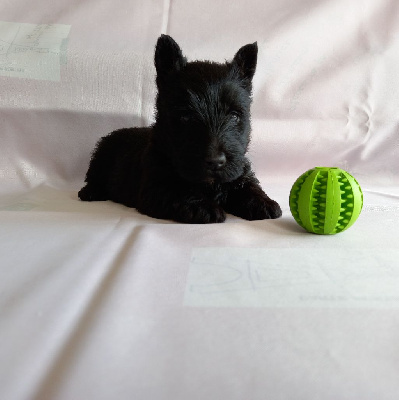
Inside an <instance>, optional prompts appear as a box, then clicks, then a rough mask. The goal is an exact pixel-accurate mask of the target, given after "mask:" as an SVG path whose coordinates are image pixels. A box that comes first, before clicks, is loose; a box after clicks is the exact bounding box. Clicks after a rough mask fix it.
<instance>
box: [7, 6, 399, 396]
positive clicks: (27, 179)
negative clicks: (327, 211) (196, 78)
mask: <svg viewBox="0 0 399 400" xmlns="http://www.w3.org/2000/svg"><path fill="white" fill-rule="evenodd" d="M398 10H399V3H398V2H397V1H396V0H353V1H350V2H348V1H345V0H282V1H279V2H276V1H269V0H268V1H265V0H262V1H261V0H259V1H257V0H249V1H246V2H230V1H227V0H218V1H205V2H204V1H202V2H199V1H191V0H190V1H183V0H174V1H172V0H164V1H160V0H158V1H157V0H151V1H138V0H132V1H129V2H126V1H123V0H114V1H112V2H108V1H106V0H95V1H94V0H85V1H83V0H80V1H79V0H76V1H73V2H71V1H69V0H68V1H67V0H60V1H57V2H52V1H50V0H38V1H36V2H35V4H33V5H32V4H31V5H29V7H28V6H27V5H26V4H25V3H22V2H5V3H4V2H3V4H1V5H0V19H1V21H2V22H0V88H1V91H0V121H1V125H0V182H1V185H0V256H1V259H0V343H1V346H0V398H2V399H3V398H4V399H7V400H14V399H16V400H26V399H37V400H44V399H52V400H53V399H57V400H58V399H63V400H64V399H65V400H75V399H96V400H108V399H118V400H119V399H121V400H123V399H135V400H141V399H143V400H152V399H154V400H155V399H156V400H158V399H173V400H180V399H181V400H186V399H201V400H202V399H229V400H235V399H237V400H239V399H251V400H252V399H254V400H255V399H262V400H264V399H273V400H275V399H290V400H291V399H304V400H305V399H306V400H309V399H334V400H337V399H339V400H341V399H348V400H349V399H350V400H352V399H362V400H367V399H370V400H375V399H377V398H378V399H382V400H385V399H395V400H396V399H397V396H398V393H399V380H398V378H397V377H398V369H399V365H398V356H397V355H398V351H399V348H398V344H397V337H398V334H399V331H398V324H399V314H398V312H399V310H398V308H399V295H397V294H396V293H399V279H398V277H399V261H398V260H399V250H398V245H397V237H398V234H399V228H398V217H399V200H398V199H399V173H398V171H399V161H398V159H399V134H398V123H399V117H398V112H397V110H398V108H399V107H398V106H399V35H398V26H399V14H398ZM161 33H167V34H169V35H171V36H172V37H173V38H174V39H175V40H176V41H177V42H178V43H179V44H180V46H181V47H182V49H183V52H184V53H185V55H186V56H187V57H188V59H189V60H194V59H211V60H215V61H220V62H223V61H224V60H226V59H231V58H232V57H233V55H234V54H235V52H236V51H237V50H238V49H239V48H240V47H241V46H242V45H244V44H247V43H253V42H254V41H257V42H258V46H259V59H258V67H257V72H256V74H255V78H254V94H253V98H254V101H253V107H252V116H253V139H252V145H251V148H250V158H251V160H252V161H253V165H254V168H255V170H256V171H257V175H258V176H259V178H260V180H261V184H262V186H263V187H264V189H265V191H266V192H267V193H268V194H269V195H270V196H271V197H272V198H274V199H276V200H277V201H278V202H279V203H280V204H281V205H282V208H283V218H281V219H279V220H274V221H256V222H247V221H243V220H241V219H239V218H235V217H232V216H228V219H227V221H226V223H225V224H218V225H206V226H195V225H181V224H176V223H173V222H170V221H160V220H154V219H151V218H149V217H146V216H143V215H140V214H138V213H137V212H136V211H135V210H133V209H128V208H125V207H123V206H121V205H117V204H113V203H111V202H106V203H90V204H89V203H83V202H80V201H79V200H78V198H77V190H78V189H79V188H80V187H81V186H82V184H83V179H84V175H85V172H86V170H87V166H88V162H89V158H90V152H91V151H92V149H93V147H94V144H95V143H96V141H97V140H98V139H99V138H100V137H101V136H103V135H105V134H107V133H108V132H110V131H112V130H114V129H118V128H122V127H127V126H145V125H148V124H150V123H151V122H152V121H153V107H154V96H155V86H154V78H155V77H154V73H155V70H154V67H153V64H152V63H153V51H154V45H155V43H156V40H157V38H158V36H159V35H160V34H161ZM316 165H318V166H337V167H341V168H344V169H345V170H347V171H348V172H350V173H351V174H352V175H354V176H355V177H356V179H357V180H358V181H359V183H360V185H361V186H362V188H363V192H364V199H365V203H364V209H363V212H362V214H361V216H360V217H359V220H358V221H357V222H356V223H355V225H354V226H353V227H351V228H350V229H349V230H348V231H345V232H343V233H341V234H338V235H336V236H326V237H324V236H316V235H310V234H308V233H305V232H304V231H302V230H301V228H299V227H298V226H297V225H296V223H295V222H294V220H293V218H292V216H291V215H290V212H289V208H288V195H289V190H290V188H291V186H292V184H293V182H294V181H295V179H296V178H297V177H298V176H299V175H300V174H301V173H302V172H304V171H306V170H307V169H309V168H312V167H314V166H316Z"/></svg>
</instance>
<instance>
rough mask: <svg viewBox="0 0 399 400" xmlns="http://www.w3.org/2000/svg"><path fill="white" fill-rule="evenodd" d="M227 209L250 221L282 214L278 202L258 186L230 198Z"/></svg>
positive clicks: (276, 216)
mask: <svg viewBox="0 0 399 400" xmlns="http://www.w3.org/2000/svg"><path fill="white" fill-rule="evenodd" d="M227 211H228V212H231V213H232V214H234V215H236V216H237V217H241V218H244V219H247V220H249V221H254V220H260V219H275V218H279V217H281V215H282V211H281V208H280V206H279V205H278V203H277V202H276V201H274V200H272V199H270V198H269V197H268V196H267V195H266V194H265V193H264V192H263V191H261V190H259V189H258V188H255V189H254V190H251V189H250V190H246V191H242V192H239V193H236V194H235V196H233V198H232V199H230V201H229V203H228V210H227Z"/></svg>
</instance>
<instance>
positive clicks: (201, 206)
mask: <svg viewBox="0 0 399 400" xmlns="http://www.w3.org/2000/svg"><path fill="white" fill-rule="evenodd" d="M137 210H138V211H139V212H141V213H142V214H146V215H149V216H150V217H154V218H160V219H170V220H173V221H176V222H183V223H189V224H208V223H216V222H223V221H225V219H226V213H225V212H224V210H223V208H222V207H221V206H220V205H219V204H217V203H216V202H215V201H214V200H212V199H209V198H207V197H205V196H201V195H200V194H198V193H193V192H191V193H190V191H189V190H188V189H185V188H183V189H182V188H181V187H179V186H177V185H176V186H174V185H173V184H169V185H165V184H161V183H160V182H159V181H158V184H156V185H154V186H151V187H144V188H142V190H141V193H140V195H139V200H138V204H137Z"/></svg>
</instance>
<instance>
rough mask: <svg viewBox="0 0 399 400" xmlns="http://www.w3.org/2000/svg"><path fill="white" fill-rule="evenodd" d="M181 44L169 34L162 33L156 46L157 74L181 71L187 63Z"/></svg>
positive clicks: (160, 75) (163, 74)
mask: <svg viewBox="0 0 399 400" xmlns="http://www.w3.org/2000/svg"><path fill="white" fill-rule="evenodd" d="M186 62H187V60H186V58H185V57H183V54H182V51H181V50H180V47H179V45H178V44H177V43H176V42H175V41H174V40H173V39H172V38H171V37H170V36H168V35H161V36H160V37H159V39H158V41H157V45H156V47H155V68H156V70H157V76H158V77H162V76H165V75H166V74H168V73H170V72H177V71H180V70H181V69H182V68H183V67H184V66H185V65H186Z"/></svg>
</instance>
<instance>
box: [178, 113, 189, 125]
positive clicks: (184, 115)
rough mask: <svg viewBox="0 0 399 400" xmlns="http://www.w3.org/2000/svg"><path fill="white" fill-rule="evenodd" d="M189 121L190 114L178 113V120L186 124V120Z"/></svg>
mask: <svg viewBox="0 0 399 400" xmlns="http://www.w3.org/2000/svg"><path fill="white" fill-rule="evenodd" d="M190 121H191V115H189V114H182V115H180V122H181V123H182V124H187V123H188V122H190Z"/></svg>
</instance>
